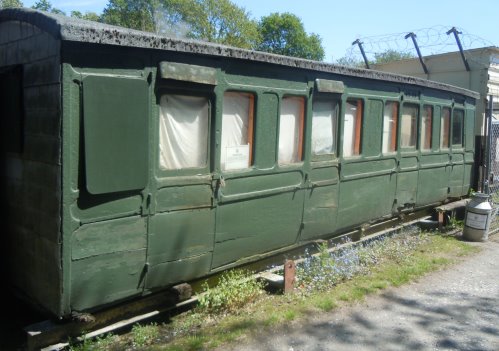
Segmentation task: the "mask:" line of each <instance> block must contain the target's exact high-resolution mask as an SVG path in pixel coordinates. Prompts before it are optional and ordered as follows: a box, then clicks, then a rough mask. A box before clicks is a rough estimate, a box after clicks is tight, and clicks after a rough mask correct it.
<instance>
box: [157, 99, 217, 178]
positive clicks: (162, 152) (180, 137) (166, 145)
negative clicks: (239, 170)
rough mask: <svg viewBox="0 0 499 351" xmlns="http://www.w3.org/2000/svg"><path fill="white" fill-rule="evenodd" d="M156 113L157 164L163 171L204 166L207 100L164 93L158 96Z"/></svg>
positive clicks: (207, 112) (205, 159) (207, 114)
mask: <svg viewBox="0 0 499 351" xmlns="http://www.w3.org/2000/svg"><path fill="white" fill-rule="evenodd" d="M159 115H160V118H159V165H160V167H161V168H162V169H167V170H172V169H183V168H199V167H205V166H206V165H207V161H208V120H209V118H208V116H209V104H208V99H207V98H205V97H197V96H185V95H170V94H166V95H163V96H161V100H160V109H159Z"/></svg>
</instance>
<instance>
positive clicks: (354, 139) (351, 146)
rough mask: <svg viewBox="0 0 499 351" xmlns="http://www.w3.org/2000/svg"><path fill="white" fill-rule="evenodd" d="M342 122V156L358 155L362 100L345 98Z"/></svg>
mask: <svg viewBox="0 0 499 351" xmlns="http://www.w3.org/2000/svg"><path fill="white" fill-rule="evenodd" d="M343 122H344V123H343V124H344V126H343V157H349V156H354V155H360V139H361V128H362V100H360V99H358V100H347V103H346V106H345V118H344V121H343Z"/></svg>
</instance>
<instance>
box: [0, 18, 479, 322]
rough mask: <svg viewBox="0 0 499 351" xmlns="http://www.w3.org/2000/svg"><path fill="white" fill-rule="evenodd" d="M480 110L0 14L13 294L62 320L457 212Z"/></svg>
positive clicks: (393, 88) (258, 56)
mask: <svg viewBox="0 0 499 351" xmlns="http://www.w3.org/2000/svg"><path fill="white" fill-rule="evenodd" d="M477 97H478V95H477V94H475V93H473V92H470V91H467V90H464V89H461V88H457V87H453V86H449V85H444V84H440V83H436V82H430V81H426V80H421V79H417V78H410V77H404V76H398V75H393V74H388V73H381V72H376V71H368V70H363V69H352V68H346V67H341V66H335V65H330V64H326V63H321V62H313V61H307V60H301V59H296V58H289V57H282V56H277V55H270V54H265V53H261V52H253V51H247V50H242V49H236V48H230V47H224V46H219V45H215V44H210V43H203V42H191V41H184V40H177V39H170V38H165V37H161V36H157V35H154V34H151V33H143V32H138V31H133V30H128V29H124V28H118V27H112V26H107V25H103V24H99V23H93V22H87V21H81V20H76V19H72V18H66V17H60V16H56V15H51V14H46V13H42V12H37V11H33V10H27V9H15V10H14V9H9V10H2V11H0V113H1V122H2V139H3V144H2V145H3V151H2V158H3V164H4V165H5V167H4V168H3V171H2V178H1V185H2V188H3V189H4V190H5V196H4V200H3V203H4V205H5V210H4V211H3V214H4V215H5V214H7V216H6V223H7V224H8V231H7V232H6V233H4V236H6V241H5V242H6V243H8V244H5V245H4V246H3V250H4V256H5V257H7V258H8V260H9V265H8V267H9V272H10V276H11V282H12V285H13V286H14V287H15V288H17V289H18V290H19V291H20V292H22V293H23V294H24V295H25V296H26V297H27V298H28V299H29V300H30V301H31V302H32V303H34V304H37V305H39V306H41V307H43V308H44V309H45V310H46V311H48V312H50V313H51V314H52V315H55V316H60V317H62V316H66V315H68V314H70V313H71V312H72V311H92V310H95V309H97V308H101V307H103V306H105V305H108V304H112V303H116V302H118V301H123V300H126V299H130V298H133V297H138V296H142V295H146V294H149V293H151V292H154V291H158V290H160V289H164V288H165V287H168V286H171V285H173V284H176V283H179V282H183V281H189V280H192V279H194V278H199V277H202V276H205V275H208V274H210V273H212V272H215V271H218V270H222V269H226V268H228V267H232V266H235V265H237V264H240V263H242V262H247V261H251V260H256V259H258V258H260V257H263V256H265V255H269V254H272V253H276V252H278V251H279V250H286V249H289V248H292V247H294V246H296V245H300V244H302V243H304V242H307V241H310V240H315V239H319V238H325V237H331V236H334V235H338V234H340V233H342V232H345V231H346V230H349V229H354V228H357V227H359V226H361V225H363V224H365V223H371V222H373V221H376V220H379V219H380V218H386V217H391V216H394V215H397V214H399V213H400V212H402V211H411V210H414V209H416V208H421V207H427V206H432V205H435V204H439V203H442V202H445V201H448V200H450V199H453V198H460V197H462V196H466V194H467V193H468V191H469V189H470V186H471V182H472V179H471V174H472V168H473V165H474V130H473V128H474V118H475V101H476V98H477Z"/></svg>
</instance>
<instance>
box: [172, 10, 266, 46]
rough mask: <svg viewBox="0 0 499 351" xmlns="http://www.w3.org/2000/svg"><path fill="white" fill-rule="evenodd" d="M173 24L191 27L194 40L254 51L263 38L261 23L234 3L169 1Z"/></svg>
mask: <svg viewBox="0 0 499 351" xmlns="http://www.w3.org/2000/svg"><path fill="white" fill-rule="evenodd" d="M165 4H166V9H167V10H168V12H169V13H170V14H172V15H173V14H176V16H172V17H171V22H173V23H175V24H179V23H184V24H187V26H188V28H189V30H188V33H187V36H188V37H189V38H192V39H198V40H206V41H210V42H213V43H219V44H224V45H231V46H236V47H240V48H246V49H251V48H253V47H255V45H256V43H257V42H258V39H259V34H258V27H257V23H256V22H255V21H254V20H252V19H250V17H249V13H248V12H247V11H246V10H245V9H244V8H242V7H239V6H237V5H235V4H234V3H232V2H231V1H230V0H165Z"/></svg>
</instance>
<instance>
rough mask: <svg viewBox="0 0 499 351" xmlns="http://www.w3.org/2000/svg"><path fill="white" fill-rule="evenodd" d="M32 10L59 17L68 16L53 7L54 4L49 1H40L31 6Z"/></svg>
mask: <svg viewBox="0 0 499 351" xmlns="http://www.w3.org/2000/svg"><path fill="white" fill-rule="evenodd" d="M31 8H32V9H35V10H40V11H45V12H50V13H55V14H57V15H64V16H65V15H66V14H65V13H64V11H62V10H59V9H58V8H55V7H52V4H51V3H50V1H48V0H38V1H37V2H35V4H34V5H33V6H31Z"/></svg>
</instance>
